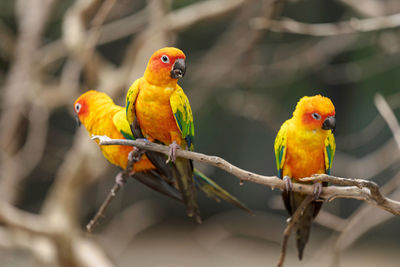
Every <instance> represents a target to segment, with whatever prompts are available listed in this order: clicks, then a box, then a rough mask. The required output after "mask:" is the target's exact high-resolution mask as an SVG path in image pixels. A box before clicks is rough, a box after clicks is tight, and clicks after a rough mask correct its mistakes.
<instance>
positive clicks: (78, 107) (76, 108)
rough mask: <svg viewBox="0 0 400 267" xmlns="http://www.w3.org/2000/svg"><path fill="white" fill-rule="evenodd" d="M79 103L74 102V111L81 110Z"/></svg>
mask: <svg viewBox="0 0 400 267" xmlns="http://www.w3.org/2000/svg"><path fill="white" fill-rule="evenodd" d="M81 106H82V105H81V104H80V103H76V104H75V111H76V113H79V110H81Z"/></svg>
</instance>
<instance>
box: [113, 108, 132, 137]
mask: <svg viewBox="0 0 400 267" xmlns="http://www.w3.org/2000/svg"><path fill="white" fill-rule="evenodd" d="M113 123H114V126H115V128H117V130H118V131H119V132H120V133H121V134H122V135H123V136H124V137H125V139H131V140H134V139H135V138H134V137H133V134H132V131H131V128H130V127H129V123H128V121H127V120H126V112H125V110H124V109H123V108H121V110H120V111H118V112H117V113H115V115H114V117H113Z"/></svg>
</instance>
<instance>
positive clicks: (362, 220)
mask: <svg viewBox="0 0 400 267" xmlns="http://www.w3.org/2000/svg"><path fill="white" fill-rule="evenodd" d="M399 185H400V173H398V174H397V175H395V176H394V177H393V178H392V179H391V180H390V181H389V182H388V183H386V184H385V185H384V186H382V188H381V192H382V193H383V194H389V193H390V192H391V191H393V190H394V189H396V188H398V187H399ZM390 198H392V199H396V200H399V199H400V190H396V191H395V192H393V193H392V194H390ZM392 217H393V214H390V213H386V212H383V211H382V210H376V209H373V208H372V206H370V205H366V204H364V205H362V206H361V207H360V208H359V209H358V210H357V211H355V212H354V213H353V214H352V215H351V216H350V217H349V218H348V219H347V220H346V223H345V225H344V226H343V227H342V229H341V233H340V235H339V236H338V237H337V239H336V242H335V245H334V250H335V253H336V254H339V253H340V252H341V251H343V250H345V249H346V248H347V247H349V246H350V245H351V244H353V243H354V242H355V241H356V240H357V239H358V238H360V237H361V236H362V235H363V234H364V233H365V232H366V231H368V230H369V229H371V228H372V227H374V226H376V225H378V224H381V223H383V222H385V221H387V220H388V219H390V218H392Z"/></svg>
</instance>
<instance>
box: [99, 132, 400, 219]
mask: <svg viewBox="0 0 400 267" xmlns="http://www.w3.org/2000/svg"><path fill="white" fill-rule="evenodd" d="M92 139H98V140H99V141H100V142H99V144H100V145H125V146H126V145H127V146H135V147H137V148H140V149H145V150H151V151H156V152H160V153H163V154H165V155H168V153H169V147H168V146H164V145H159V144H155V143H151V142H146V141H142V140H125V139H110V138H108V137H107V136H93V137H92ZM177 156H178V157H183V158H187V159H191V160H196V161H200V162H204V163H207V164H210V165H212V166H215V167H218V168H220V169H222V170H225V171H226V172H228V173H230V174H233V175H234V176H236V177H237V178H239V179H240V180H241V181H249V182H254V183H258V184H263V185H266V186H269V187H271V188H272V189H274V188H279V189H281V190H283V189H284V187H285V185H284V182H283V181H282V180H281V179H279V178H278V177H276V176H263V175H259V174H256V173H252V172H249V171H245V170H243V169H240V168H238V167H236V166H234V165H232V164H230V163H229V162H227V161H226V160H224V159H222V158H220V157H217V156H208V155H205V154H201V153H197V152H191V151H187V150H183V149H179V150H178V151H177ZM307 179H308V180H309V181H313V180H321V181H327V182H331V183H338V184H339V185H351V186H340V187H339V186H329V187H324V188H323V191H322V194H321V197H322V198H324V199H327V200H332V199H335V198H353V199H358V200H363V201H366V202H368V203H369V204H372V205H375V206H377V207H378V208H381V209H384V210H386V211H388V212H390V213H393V214H395V215H400V202H397V201H394V200H392V199H388V198H386V197H384V196H382V194H381V193H380V191H379V187H378V186H377V185H376V184H375V183H374V182H371V181H367V180H361V179H349V178H341V177H334V176H329V175H324V174H322V175H316V176H315V177H307V178H304V180H307ZM293 191H295V192H301V193H304V194H308V195H310V194H312V192H313V186H312V185H304V184H298V183H295V184H293Z"/></svg>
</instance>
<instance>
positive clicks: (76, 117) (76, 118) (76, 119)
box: [74, 113, 81, 127]
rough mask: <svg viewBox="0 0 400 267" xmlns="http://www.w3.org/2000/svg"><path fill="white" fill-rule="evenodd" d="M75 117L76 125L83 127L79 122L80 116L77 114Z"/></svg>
mask: <svg viewBox="0 0 400 267" xmlns="http://www.w3.org/2000/svg"><path fill="white" fill-rule="evenodd" d="M74 117H75V121H76V124H77V125H78V127H80V126H81V121H80V120H79V117H78V114H76V113H75V116H74Z"/></svg>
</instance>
